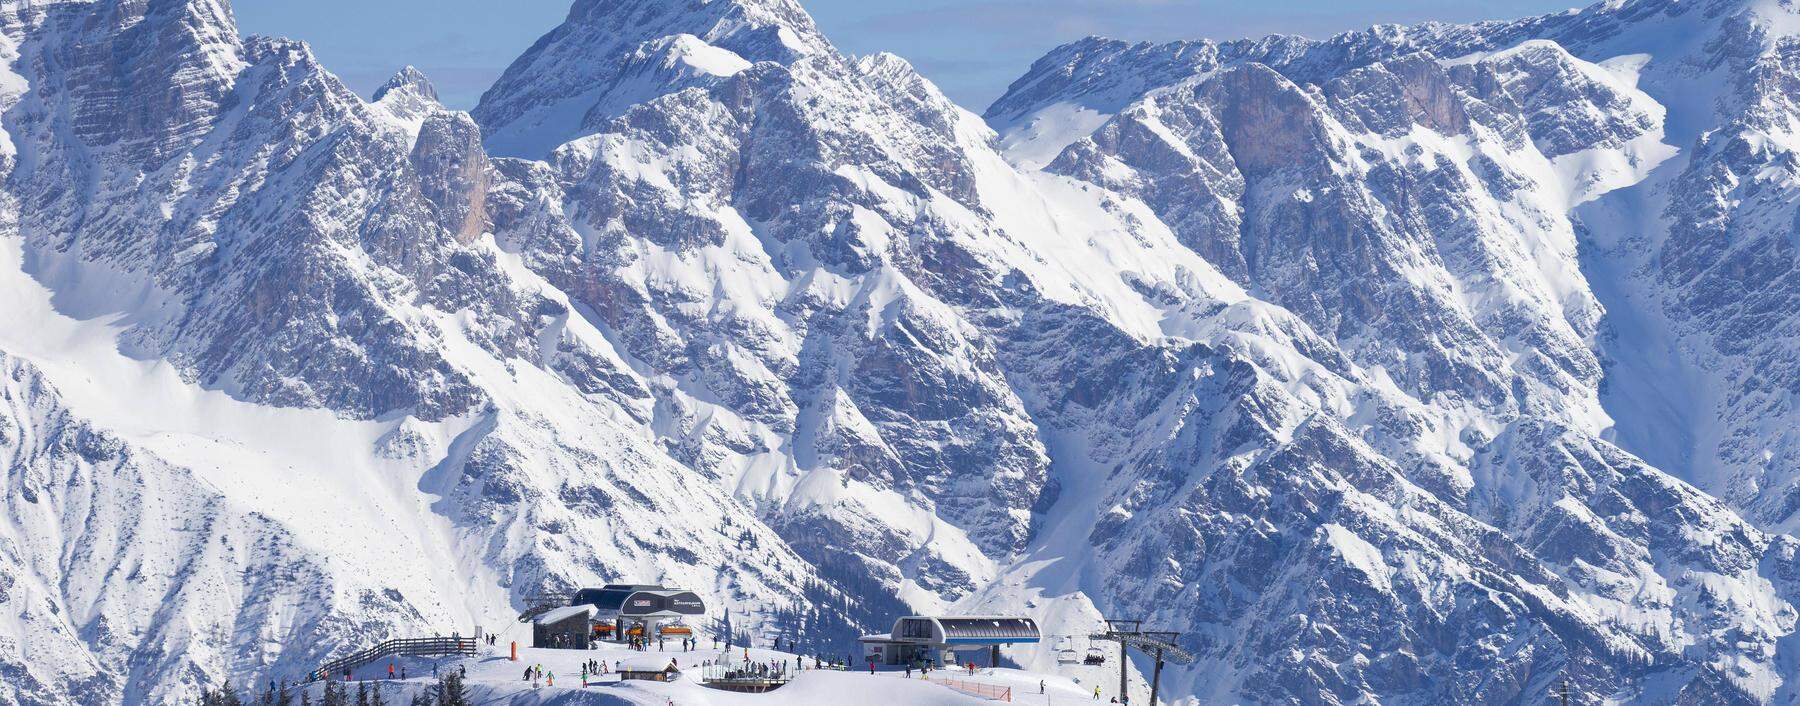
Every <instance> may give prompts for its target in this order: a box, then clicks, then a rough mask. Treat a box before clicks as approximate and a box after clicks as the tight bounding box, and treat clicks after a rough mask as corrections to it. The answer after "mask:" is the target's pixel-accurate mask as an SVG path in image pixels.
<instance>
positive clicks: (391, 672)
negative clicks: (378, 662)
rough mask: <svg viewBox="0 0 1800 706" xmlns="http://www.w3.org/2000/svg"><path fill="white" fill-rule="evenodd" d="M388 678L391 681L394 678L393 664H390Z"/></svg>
mask: <svg viewBox="0 0 1800 706" xmlns="http://www.w3.org/2000/svg"><path fill="white" fill-rule="evenodd" d="M388 678H389V679H393V678H394V663H393V662H389V663H388Z"/></svg>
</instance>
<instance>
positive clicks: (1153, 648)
mask: <svg viewBox="0 0 1800 706" xmlns="http://www.w3.org/2000/svg"><path fill="white" fill-rule="evenodd" d="M1180 637H1181V633H1178V632H1174V631H1172V630H1145V629H1144V621H1142V620H1107V621H1106V632H1102V633H1095V634H1093V635H1089V636H1088V639H1091V640H1115V641H1117V642H1118V643H1119V701H1120V702H1121V703H1125V702H1129V701H1131V695H1130V692H1128V691H1126V690H1125V689H1126V687H1127V683H1126V681H1125V679H1126V673H1127V672H1126V669H1127V665H1128V664H1129V662H1130V660H1128V659H1126V656H1125V650H1126V648H1127V647H1136V648H1138V649H1139V650H1142V651H1143V652H1144V653H1145V654H1148V655H1151V656H1152V657H1154V658H1155V659H1156V662H1155V664H1156V668H1155V670H1154V671H1152V672H1151V676H1150V706H1156V694H1157V690H1158V688H1159V687H1160V686H1162V668H1163V662H1164V661H1172V662H1175V663H1178V664H1189V663H1192V662H1193V661H1194V655H1193V653H1191V652H1188V651H1187V650H1184V649H1182V648H1181V646H1180V645H1177V644H1176V643H1175V641H1176V639H1178V638H1180Z"/></svg>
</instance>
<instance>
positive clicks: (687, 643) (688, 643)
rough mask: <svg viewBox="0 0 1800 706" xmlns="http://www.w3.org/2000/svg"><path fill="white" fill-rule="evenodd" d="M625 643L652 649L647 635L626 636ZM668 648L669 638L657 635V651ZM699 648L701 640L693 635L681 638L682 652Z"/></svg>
mask: <svg viewBox="0 0 1800 706" xmlns="http://www.w3.org/2000/svg"><path fill="white" fill-rule="evenodd" d="M715 642H716V641H715ZM625 645H626V647H628V648H630V649H633V650H636V651H638V652H648V651H650V640H649V638H645V637H640V636H636V635H633V636H631V637H627V638H625ZM596 647H598V645H596ZM667 649H668V640H667V638H664V637H662V636H660V635H659V636H657V638H656V651H657V652H663V651H666V650H667ZM697 649H700V641H699V640H696V639H694V638H691V637H684V638H681V651H682V652H693V651H694V650H697Z"/></svg>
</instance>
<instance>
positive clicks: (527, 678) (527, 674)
mask: <svg viewBox="0 0 1800 706" xmlns="http://www.w3.org/2000/svg"><path fill="white" fill-rule="evenodd" d="M519 681H531V668H530V667H526V668H525V678H524V679H520V680H519Z"/></svg>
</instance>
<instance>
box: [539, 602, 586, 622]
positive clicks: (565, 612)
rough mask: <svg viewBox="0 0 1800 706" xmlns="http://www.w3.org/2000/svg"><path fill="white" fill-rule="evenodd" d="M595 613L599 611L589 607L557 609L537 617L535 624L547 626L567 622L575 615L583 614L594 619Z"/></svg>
mask: <svg viewBox="0 0 1800 706" xmlns="http://www.w3.org/2000/svg"><path fill="white" fill-rule="evenodd" d="M597 612H599V611H598V610H596V609H595V608H594V607H593V606H591V605H572V606H565V607H562V608H557V609H556V610H552V611H549V612H546V613H544V614H543V615H540V616H538V617H537V620H536V621H535V622H536V623H537V624H539V625H549V624H551V623H560V622H562V621H564V620H568V619H569V618H573V617H575V616H577V615H583V614H585V615H586V616H587V617H589V618H592V617H594V614H595V613H597Z"/></svg>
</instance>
